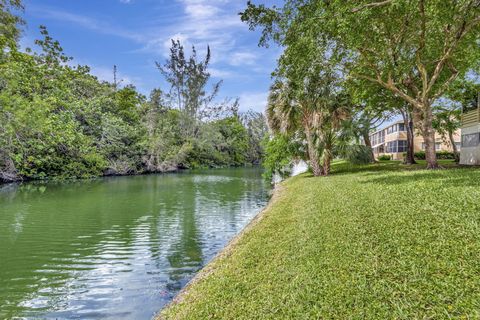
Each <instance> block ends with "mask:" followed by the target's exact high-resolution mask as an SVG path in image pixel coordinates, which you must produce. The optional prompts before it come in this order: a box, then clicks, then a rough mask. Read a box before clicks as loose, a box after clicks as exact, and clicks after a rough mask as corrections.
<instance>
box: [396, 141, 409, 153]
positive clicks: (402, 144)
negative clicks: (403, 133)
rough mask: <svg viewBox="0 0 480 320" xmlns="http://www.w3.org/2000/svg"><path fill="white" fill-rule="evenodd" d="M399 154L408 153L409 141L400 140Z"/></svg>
mask: <svg viewBox="0 0 480 320" xmlns="http://www.w3.org/2000/svg"><path fill="white" fill-rule="evenodd" d="M397 152H407V140H398V151H397Z"/></svg>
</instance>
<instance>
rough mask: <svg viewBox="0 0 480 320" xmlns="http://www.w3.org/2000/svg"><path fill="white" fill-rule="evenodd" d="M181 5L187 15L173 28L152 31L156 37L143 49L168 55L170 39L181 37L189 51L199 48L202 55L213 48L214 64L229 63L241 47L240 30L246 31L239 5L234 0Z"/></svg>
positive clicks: (202, 0)
mask: <svg viewBox="0 0 480 320" xmlns="http://www.w3.org/2000/svg"><path fill="white" fill-rule="evenodd" d="M177 3H179V4H180V5H181V7H182V10H183V15H180V16H179V17H177V19H176V20H175V21H174V22H173V23H171V24H170V25H169V26H167V27H165V26H162V28H161V29H159V30H156V32H155V31H154V32H151V34H153V36H152V37H151V38H150V40H149V41H148V42H147V44H146V45H145V46H144V48H143V50H146V51H153V52H155V53H157V54H162V55H164V56H166V55H168V49H169V48H170V39H177V38H178V39H180V41H182V40H183V41H182V43H183V44H184V46H185V48H189V47H191V46H192V45H195V47H197V48H198V49H199V52H202V51H203V50H206V47H207V46H208V45H209V46H210V47H211V48H212V64H216V63H218V62H228V61H229V60H230V56H231V55H232V54H233V53H234V49H235V47H236V45H237V43H236V38H237V36H238V32H239V30H246V29H245V28H246V26H245V25H244V24H243V23H242V22H241V21H240V18H239V16H238V15H237V13H236V12H237V10H236V9H235V8H236V6H238V5H239V3H238V2H236V1H232V0H208V1H207V0H177ZM242 5H243V4H242ZM239 8H240V7H239ZM238 10H240V9H238Z"/></svg>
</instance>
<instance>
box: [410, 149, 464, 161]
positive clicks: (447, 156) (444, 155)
mask: <svg viewBox="0 0 480 320" xmlns="http://www.w3.org/2000/svg"><path fill="white" fill-rule="evenodd" d="M414 156H415V159H417V160H425V158H426V157H425V151H419V152H415V154H414ZM437 159H440V160H455V154H454V153H453V152H449V151H439V152H437Z"/></svg>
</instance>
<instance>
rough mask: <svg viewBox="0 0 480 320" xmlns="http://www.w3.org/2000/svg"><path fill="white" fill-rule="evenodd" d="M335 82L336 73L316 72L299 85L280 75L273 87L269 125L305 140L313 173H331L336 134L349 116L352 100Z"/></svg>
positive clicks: (319, 174) (316, 174)
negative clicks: (337, 88) (338, 88)
mask: <svg viewBox="0 0 480 320" xmlns="http://www.w3.org/2000/svg"><path fill="white" fill-rule="evenodd" d="M335 83H336V79H335V77H334V75H333V74H331V73H326V72H317V73H315V74H313V75H310V76H309V77H305V78H304V79H303V81H302V82H301V84H300V85H298V83H295V82H293V81H291V80H288V79H283V78H277V79H276V81H275V82H274V84H273V85H272V86H271V88H270V95H269V99H268V106H267V120H268V124H269V127H270V129H271V130H272V131H273V132H274V133H275V132H282V133H288V134H290V135H293V134H297V135H300V136H301V137H302V138H303V139H304V140H305V142H306V144H307V154H308V161H309V164H310V167H311V168H312V171H313V175H314V176H321V175H328V174H329V173H330V164H331V161H332V159H333V145H334V143H335V138H336V134H337V131H338V129H339V127H340V123H341V122H342V121H343V120H345V119H346V118H347V117H348V115H349V112H348V107H349V100H348V99H346V97H347V96H346V95H344V94H341V93H340V92H338V90H335V88H334V84H335ZM322 160H323V161H322ZM322 162H323V164H322Z"/></svg>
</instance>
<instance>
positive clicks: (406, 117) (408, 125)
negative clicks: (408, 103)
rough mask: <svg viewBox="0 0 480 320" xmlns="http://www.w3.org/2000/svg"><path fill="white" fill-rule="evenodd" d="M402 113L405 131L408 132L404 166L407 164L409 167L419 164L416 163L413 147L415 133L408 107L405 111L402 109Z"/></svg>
mask: <svg viewBox="0 0 480 320" xmlns="http://www.w3.org/2000/svg"><path fill="white" fill-rule="evenodd" d="M400 112H401V114H402V117H403V122H404V124H405V129H406V130H407V155H406V156H405V159H403V164H407V165H410V164H415V163H417V162H416V161H415V154H414V145H413V138H414V131H413V121H412V117H411V115H410V112H409V111H408V107H407V108H406V109H405V110H404V109H402V110H401V111H400Z"/></svg>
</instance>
